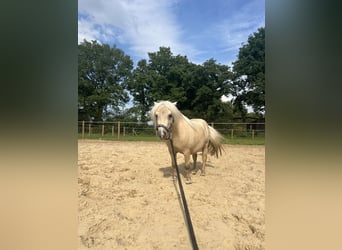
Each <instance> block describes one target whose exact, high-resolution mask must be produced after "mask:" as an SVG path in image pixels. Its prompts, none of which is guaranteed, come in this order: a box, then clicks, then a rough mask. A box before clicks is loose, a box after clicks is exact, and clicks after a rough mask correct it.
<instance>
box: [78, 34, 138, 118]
mask: <svg viewBox="0 0 342 250" xmlns="http://www.w3.org/2000/svg"><path fill="white" fill-rule="evenodd" d="M132 68H133V62H132V60H131V59H130V57H129V56H127V55H125V53H124V52H123V51H122V50H120V49H118V48H116V47H115V46H113V47H110V46H109V45H107V44H103V45H102V44H99V43H97V42H96V41H92V42H88V41H86V40H84V41H83V42H82V43H81V44H79V45H78V115H79V119H80V120H90V119H94V120H104V119H106V118H107V117H108V116H110V115H113V113H115V112H118V111H119V109H120V107H123V106H124V105H125V104H126V103H127V102H128V101H129V97H128V93H127V91H126V90H125V88H126V85H127V80H128V78H129V76H130V74H131V70H132Z"/></svg>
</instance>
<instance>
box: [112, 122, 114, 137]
mask: <svg viewBox="0 0 342 250" xmlns="http://www.w3.org/2000/svg"><path fill="white" fill-rule="evenodd" d="M112 136H114V125H113V126H112Z"/></svg>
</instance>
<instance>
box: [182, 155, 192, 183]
mask: <svg viewBox="0 0 342 250" xmlns="http://www.w3.org/2000/svg"><path fill="white" fill-rule="evenodd" d="M184 160H185V183H186V184H191V176H190V154H184Z"/></svg>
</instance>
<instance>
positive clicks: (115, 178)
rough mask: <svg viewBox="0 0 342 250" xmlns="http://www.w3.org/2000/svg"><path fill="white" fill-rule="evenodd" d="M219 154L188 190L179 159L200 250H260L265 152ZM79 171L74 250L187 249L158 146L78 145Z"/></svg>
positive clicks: (173, 186) (235, 148)
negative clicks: (75, 244)
mask: <svg viewBox="0 0 342 250" xmlns="http://www.w3.org/2000/svg"><path fill="white" fill-rule="evenodd" d="M224 149H225V153H224V155H222V156H221V157H220V158H218V159H217V158H214V157H213V156H209V157H208V164H207V167H206V176H200V171H198V172H197V174H196V175H192V182H193V183H192V184H190V185H186V184H185V180H184V175H183V174H184V164H183V163H184V159H183V156H182V155H181V154H178V157H177V162H178V165H179V166H180V172H181V178H182V183H183V186H184V192H185V195H186V198H187V202H188V206H189V210H190V214H191V219H192V223H193V227H194V231H195V234H196V239H197V243H198V247H199V249H246V250H247V249H249V250H250V249H265V147H264V146H242V145H224ZM201 163H202V160H201V155H199V157H198V161H197V166H200V164H201ZM78 168H79V179H78V183H79V232H78V234H79V249H98V250H100V249H101V250H107V249H108V250H109V249H163V250H164V249H192V247H191V242H190V239H189V234H188V230H187V227H186V222H185V217H184V215H183V210H182V207H181V199H180V196H179V190H178V183H177V182H176V183H174V182H173V181H172V177H171V173H172V171H171V159H170V156H169V154H168V150H167V147H166V145H165V144H164V143H163V142H111V141H96V140H79V142H78Z"/></svg>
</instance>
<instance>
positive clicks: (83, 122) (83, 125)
mask: <svg viewBox="0 0 342 250" xmlns="http://www.w3.org/2000/svg"><path fill="white" fill-rule="evenodd" d="M82 139H84V121H82Z"/></svg>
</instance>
